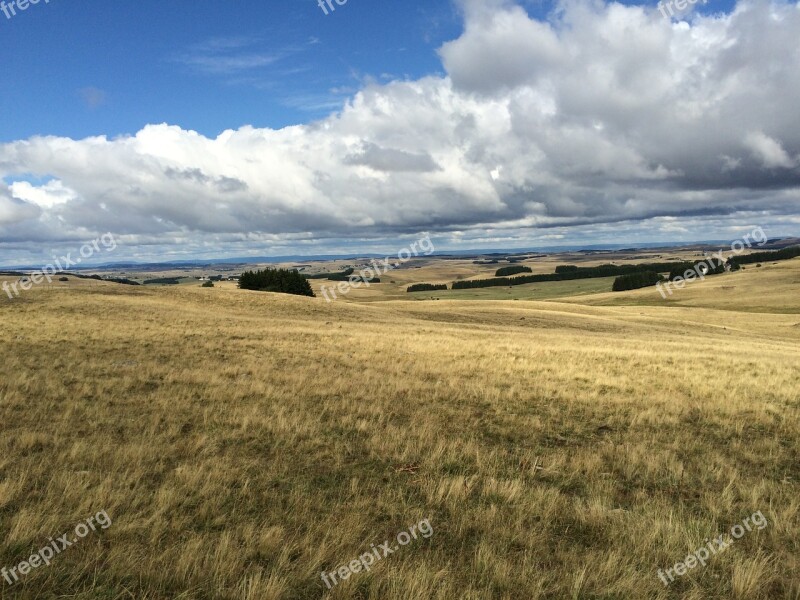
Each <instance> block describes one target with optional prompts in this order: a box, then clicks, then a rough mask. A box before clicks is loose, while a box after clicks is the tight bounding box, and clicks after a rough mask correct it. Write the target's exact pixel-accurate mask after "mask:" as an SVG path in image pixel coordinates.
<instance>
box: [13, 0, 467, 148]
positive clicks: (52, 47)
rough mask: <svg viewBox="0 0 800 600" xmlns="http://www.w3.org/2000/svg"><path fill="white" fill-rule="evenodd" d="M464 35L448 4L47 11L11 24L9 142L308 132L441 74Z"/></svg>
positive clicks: (93, 2) (62, 5)
mask: <svg viewBox="0 0 800 600" xmlns="http://www.w3.org/2000/svg"><path fill="white" fill-rule="evenodd" d="M334 5H335V4H334ZM460 28H461V19H460V18H459V16H458V14H457V11H456V8H455V7H454V6H453V5H452V4H451V3H450V2H449V0H425V1H424V2H396V1H395V2H388V1H375V0H369V1H367V0H349V2H348V3H347V4H345V5H344V6H341V7H338V6H337V7H336V12H335V13H332V14H329V15H328V16H325V15H324V13H323V12H322V10H321V9H320V8H319V7H318V6H317V4H316V2H315V1H314V0H291V1H290V0H275V1H272V2H264V1H263V0H237V2H235V3H233V2H218V1H214V2H211V1H209V0H198V1H195V2H191V3H190V2H155V1H153V0H143V1H142V0H139V1H137V2H135V3H129V2H125V3H120V2H108V1H100V0H81V1H80V2H74V1H73V0H50V3H49V4H47V5H45V4H44V1H43V0H42V2H40V3H39V4H38V5H36V6H30V7H29V8H28V9H26V11H24V12H18V14H17V15H16V16H14V17H12V19H10V20H9V19H7V18H5V17H4V16H3V14H2V13H0V39H2V42H3V47H4V48H6V50H7V51H10V49H13V51H12V54H13V60H8V61H6V62H5V64H4V66H3V69H2V71H3V74H2V83H0V104H2V106H4V107H7V110H5V111H4V112H5V115H4V117H2V118H0V140H2V141H13V140H17V139H24V138H27V137H30V136H32V135H37V134H39V135H58V136H67V137H72V138H80V137H86V136H89V135H101V134H106V135H110V136H115V135H118V134H121V133H135V132H136V131H138V130H139V129H141V128H142V127H144V126H145V125H147V124H148V123H162V122H166V123H170V124H173V125H179V126H181V127H183V128H186V129H193V130H195V131H198V132H201V133H204V134H206V135H209V136H214V135H216V134H218V133H219V132H221V131H223V130H225V129H231V128H238V127H240V126H241V125H253V126H256V127H269V128H280V127H283V126H286V125H293V124H298V123H306V122H308V121H310V120H313V119H316V118H319V117H321V116H325V115H326V114H328V113H329V112H331V111H332V110H335V109H337V108H339V107H341V105H342V104H343V102H344V101H345V100H346V99H347V98H348V97H349V96H350V95H352V94H353V93H354V92H355V91H356V90H358V89H359V88H360V87H361V86H362V84H363V83H364V81H365V80H368V79H369V78H373V79H375V80H379V81H380V80H383V81H385V80H387V79H398V78H401V79H402V78H412V79H416V78H418V77H420V76H423V75H426V74H429V73H441V71H442V66H441V62H440V61H439V60H438V57H437V56H436V52H435V51H436V48H437V47H438V46H440V45H441V43H442V42H443V41H444V40H447V39H452V38H454V37H456V36H457V35H458V33H459V31H460Z"/></svg>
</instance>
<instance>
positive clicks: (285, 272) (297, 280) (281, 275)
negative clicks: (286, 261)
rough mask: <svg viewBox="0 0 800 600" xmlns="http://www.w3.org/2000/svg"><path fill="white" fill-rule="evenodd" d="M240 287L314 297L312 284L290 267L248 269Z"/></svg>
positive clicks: (241, 279) (241, 278)
mask: <svg viewBox="0 0 800 600" xmlns="http://www.w3.org/2000/svg"><path fill="white" fill-rule="evenodd" d="M239 287H240V288H241V289H243V290H254V291H257V292H277V293H280V294H295V295H297V296H311V297H312V298H313V297H314V291H313V290H312V289H311V284H310V283H308V280H307V279H306V278H305V277H303V276H302V275H301V274H300V273H299V272H297V271H295V270H289V269H265V270H263V271H247V272H245V273H242V276H241V277H240V278H239Z"/></svg>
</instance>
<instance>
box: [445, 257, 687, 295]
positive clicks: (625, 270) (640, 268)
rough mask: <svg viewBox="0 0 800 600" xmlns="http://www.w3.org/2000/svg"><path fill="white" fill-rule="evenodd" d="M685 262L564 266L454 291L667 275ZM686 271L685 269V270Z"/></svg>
mask: <svg viewBox="0 0 800 600" xmlns="http://www.w3.org/2000/svg"><path fill="white" fill-rule="evenodd" d="M687 264H691V263H684V262H665V263H644V264H639V265H600V266H599V267H575V266H572V265H564V266H563V267H561V266H559V267H556V272H555V273H550V274H548V273H538V274H536V275H519V276H517V277H494V278H492V279H467V280H464V281H455V282H453V289H454V290H464V289H471V288H484V287H498V286H511V285H525V284H526V283H542V282H545V281H570V280H573V279H594V278H596V277H619V276H620V275H631V274H633V273H641V272H644V271H652V272H653V273H665V272H669V271H671V270H672V269H673V268H679V267H683V266H685V265H687ZM684 270H685V269H684Z"/></svg>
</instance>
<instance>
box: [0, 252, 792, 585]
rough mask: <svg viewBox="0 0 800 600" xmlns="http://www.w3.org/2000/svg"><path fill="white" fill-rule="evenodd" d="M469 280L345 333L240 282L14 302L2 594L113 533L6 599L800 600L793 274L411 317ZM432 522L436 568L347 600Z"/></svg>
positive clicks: (398, 559)
mask: <svg viewBox="0 0 800 600" xmlns="http://www.w3.org/2000/svg"><path fill="white" fill-rule="evenodd" d="M468 268H469V267H468V266H467V265H453V264H446V265H437V264H429V265H426V266H424V267H423V268H422V269H414V270H401V271H398V272H396V273H394V274H393V275H392V276H391V278H392V279H395V278H396V279H395V281H396V282H397V283H396V284H394V285H393V286H392V284H389V285H388V286H387V287H386V288H384V289H383V291H376V289H375V288H378V289H379V290H380V287H379V286H373V288H370V289H360V290H355V291H354V292H353V297H352V298H350V297H348V299H346V300H340V301H337V302H334V303H331V304H328V303H326V302H325V301H324V300H323V299H322V298H315V299H307V298H299V297H288V296H278V295H274V294H265V293H258V292H245V291H241V290H238V289H236V285H235V284H233V283H228V282H225V283H222V284H219V285H217V287H215V288H213V289H202V288H200V287H199V285H200V282H198V284H197V285H196V286H195V285H192V286H183V285H181V286H164V287H126V286H121V285H115V284H110V283H101V282H96V281H91V280H90V281H78V282H69V284H68V285H60V286H58V287H55V286H54V287H38V288H34V289H33V290H31V291H29V292H26V293H24V294H23V295H22V296H21V297H20V298H17V299H15V300H13V301H12V300H9V299H8V298H7V297H6V296H5V294H3V295H2V296H0V319H2V323H3V324H4V330H5V332H6V344H4V345H3V346H2V349H0V365H2V369H3V377H2V378H1V379H0V530H2V531H3V532H4V536H3V538H2V539H0V567H2V566H5V567H12V566H15V565H17V564H19V563H20V562H21V561H23V560H26V559H27V558H28V557H29V556H30V555H31V553H32V552H35V551H36V550H37V549H39V548H41V547H42V546H43V545H45V544H47V543H48V538H49V537H51V536H56V535H60V534H61V533H63V532H65V531H70V530H71V528H72V527H74V525H75V524H76V523H79V522H80V521H81V520H83V519H86V517H88V516H90V515H93V514H95V513H97V512H98V511H100V510H105V511H107V513H108V515H109V516H110V517H111V519H112V520H113V524H112V525H111V526H110V527H109V528H108V529H107V530H105V531H101V532H97V533H90V534H89V535H88V536H87V537H86V538H85V539H83V540H81V541H80V542H79V543H78V544H76V545H75V546H73V547H71V548H69V549H67V550H65V551H64V552H63V553H61V554H59V555H58V556H57V557H55V559H54V560H53V561H52V564H51V565H50V566H48V567H41V568H38V569H36V570H35V571H33V572H32V573H30V574H28V575H27V576H25V578H24V582H23V583H19V584H17V585H15V586H11V587H10V586H7V585H6V584H5V582H4V581H2V580H0V585H1V586H2V587H0V597H2V598H24V599H28V598H30V599H38V598H57V597H69V598H78V599H81V600H88V599H98V600H99V599H111V598H136V599H139V598H146V599H161V598H164V599H167V598H169V599H173V598H181V599H195V598H197V599H231V600H233V599H248V600H256V599H259V600H261V599H287V600H300V599H303V600H305V599H308V600H311V599H318V598H332V599H350V598H362V599H375V600H409V599H411V600H423V599H447V600H449V599H461V598H466V599H470V600H478V599H480V600H483V599H494V598H497V599H502V600H506V599H508V600H512V599H513V600H516V599H525V600H527V599H537V598H538V599H542V600H544V599H547V600H550V599H553V600H560V599H562V598H570V599H587V600H588V599H596V600H599V599H607V600H611V599H614V600H616V599H619V600H623V599H625V600H627V599H653V598H655V599H662V600H667V599H679V598H680V599H691V600H704V599H707V598H714V599H716V598H720V599H727V598H737V599H756V600H771V599H774V598H779V599H786V600H789V599H792V600H797V598H800V580H799V579H798V577H797V574H798V573H800V547H798V534H799V533H800V500H799V498H800V487H799V486H800V461H799V460H798V457H800V412H799V411H798V409H800V377H798V373H800V260H794V261H789V262H787V263H783V264H779V265H774V266H773V265H769V266H765V267H762V268H761V269H755V268H752V269H751V268H748V269H747V270H746V271H744V272H741V273H733V274H729V275H724V276H718V277H717V278H708V279H707V280H706V282H704V283H696V284H692V285H690V286H687V288H686V289H684V290H681V291H680V293H679V295H676V296H675V297H673V298H672V299H671V300H670V301H669V302H665V301H663V300H661V298H660V297H659V296H658V295H657V292H655V290H654V289H647V290H640V291H636V292H625V293H618V294H612V293H607V292H604V291H603V290H604V289H607V288H608V286H609V285H610V281H609V280H605V281H601V280H585V281H580V282H555V283H546V284H533V285H530V286H522V287H520V288H516V289H514V290H511V292H512V293H514V294H521V296H520V298H524V299H525V300H527V301H524V302H522V301H519V302H508V301H502V300H494V299H492V298H491V297H479V296H472V297H469V298H467V297H459V298H458V299H452V300H440V301H435V302H430V301H427V302H423V301H416V300H415V299H414V296H413V295H409V294H404V293H402V289H403V288H402V286H403V285H404V284H405V283H406V282H407V281H410V280H412V279H413V278H416V277H424V278H430V277H432V276H435V275H436V274H437V273H438V274H439V275H442V276H448V275H449V274H452V273H453V271H461V270H466V269H468ZM387 279H388V278H387ZM422 280H423V281H424V280H426V279H422ZM582 286H586V287H582ZM593 286H596V288H595V287H593ZM593 291H596V292H599V293H592V292H593ZM505 292H508V290H506V289H504V288H495V289H491V288H490V289H485V290H465V291H463V292H458V294H479V293H498V294H502V293H505ZM447 294H451V292H448V293H447ZM526 294H527V295H528V296H527V297H526V296H525V295H526ZM576 294H583V295H581V296H577V295H576ZM429 295H430V294H429ZM434 295H435V296H437V297H445V293H442V294H434ZM453 296H455V294H454V295H453ZM499 297H501V298H502V297H503V296H499ZM505 298H507V297H505ZM381 299H382V300H384V301H380V302H378V301H373V302H364V300H381ZM545 299H546V300H547V301H544V302H543V301H541V300H545ZM756 511H762V513H763V515H764V516H765V517H766V519H767V520H768V525H767V526H766V527H765V528H763V529H761V530H754V531H752V532H750V533H747V534H746V535H745V536H744V537H742V539H740V540H738V541H737V542H736V543H735V544H734V545H733V546H732V547H731V548H730V549H728V550H727V551H726V552H724V553H722V554H719V555H716V556H714V557H713V558H711V559H710V560H709V561H708V563H707V564H706V565H705V566H704V567H697V568H694V569H692V570H691V571H690V572H689V573H688V574H686V575H684V576H682V577H678V578H677V579H676V580H675V581H674V582H673V583H671V584H670V586H669V587H665V586H664V585H663V584H662V582H661V581H660V580H659V578H658V576H657V570H658V569H666V568H670V567H672V566H673V565H674V564H675V563H676V562H679V561H682V560H684V559H685V557H686V556H687V554H689V553H690V552H692V551H694V550H695V549H696V548H698V547H700V546H702V545H703V544H705V543H706V542H705V540H707V539H709V538H715V537H717V536H719V535H720V534H723V533H725V532H726V531H729V530H730V528H731V527H732V526H734V525H736V524H738V523H741V522H742V521H743V519H744V518H746V517H748V516H750V515H752V514H753V513H754V512H756ZM422 519H430V524H431V526H432V528H433V531H434V533H433V535H432V536H431V537H430V538H429V539H419V540H416V541H414V542H412V543H411V544H409V545H408V546H407V547H405V548H402V549H399V550H397V551H396V552H395V553H393V554H391V555H390V556H387V557H386V558H385V559H383V560H381V561H380V562H378V563H376V564H375V566H374V568H373V569H372V570H371V571H370V572H361V573H358V574H355V575H353V576H351V577H350V578H349V579H348V580H346V581H344V582H342V583H341V584H340V585H338V586H336V587H334V588H333V589H332V590H331V591H328V590H327V588H326V586H325V585H324V583H323V581H322V579H321V576H320V573H321V572H322V571H323V570H325V571H326V572H331V571H332V570H334V569H336V568H337V567H339V566H341V565H343V564H346V563H348V562H350V561H351V560H353V559H355V558H356V557H358V556H360V555H362V554H364V553H365V552H368V551H370V548H371V545H372V544H375V545H378V544H380V543H382V542H384V541H385V540H387V539H394V538H395V536H397V534H398V533H399V532H402V531H405V530H407V529H408V527H409V525H410V524H413V523H418V522H419V521H420V520H422Z"/></svg>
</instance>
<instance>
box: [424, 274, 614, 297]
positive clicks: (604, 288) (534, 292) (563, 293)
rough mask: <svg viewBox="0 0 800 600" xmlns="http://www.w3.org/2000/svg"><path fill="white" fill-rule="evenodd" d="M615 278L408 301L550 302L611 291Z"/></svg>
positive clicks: (426, 294) (470, 291)
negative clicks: (556, 299)
mask: <svg viewBox="0 0 800 600" xmlns="http://www.w3.org/2000/svg"><path fill="white" fill-rule="evenodd" d="M613 283H614V277H599V278H597V279H578V280H575V281H547V282H543V283H529V284H526V285H515V286H510V287H509V286H506V287H490V288H475V289H467V290H447V291H446V292H445V291H437V292H413V293H411V294H409V297H410V298H414V299H417V300H425V299H429V298H431V297H434V298H439V299H441V300H468V299H476V300H549V299H551V298H564V297H569V296H582V295H585V294H597V293H601V292H609V291H611V285H612V284H613Z"/></svg>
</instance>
